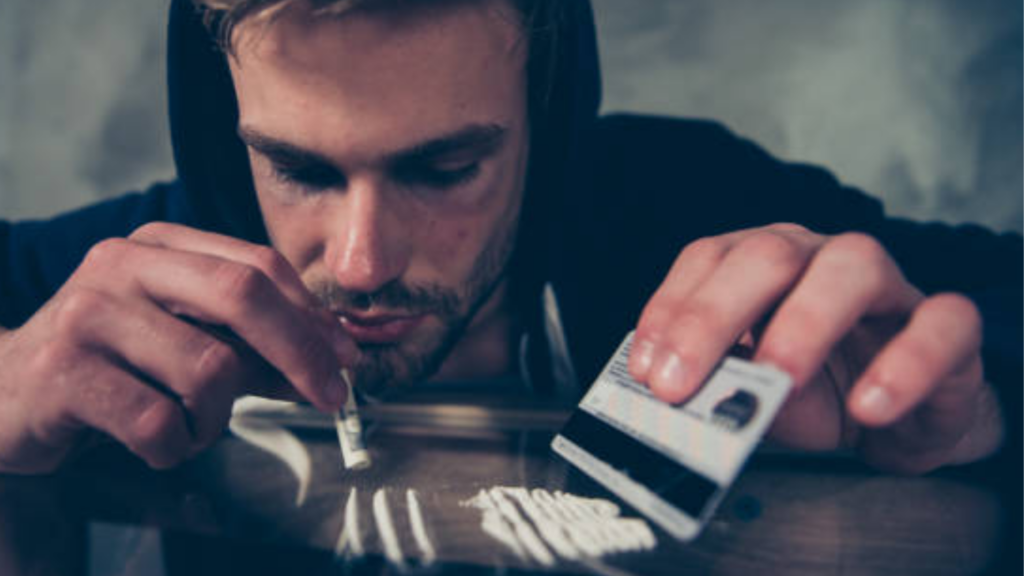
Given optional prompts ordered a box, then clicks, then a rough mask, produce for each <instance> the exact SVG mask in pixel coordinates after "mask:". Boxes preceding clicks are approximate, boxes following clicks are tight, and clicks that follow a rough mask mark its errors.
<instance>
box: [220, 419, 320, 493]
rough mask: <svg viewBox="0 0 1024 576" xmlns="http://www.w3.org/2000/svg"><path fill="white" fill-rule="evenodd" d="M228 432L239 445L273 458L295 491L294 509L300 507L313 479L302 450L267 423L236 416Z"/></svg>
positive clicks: (281, 429) (288, 434) (289, 436)
mask: <svg viewBox="0 0 1024 576" xmlns="http://www.w3.org/2000/svg"><path fill="white" fill-rule="evenodd" d="M228 429H230V430H231V433H232V434H234V435H235V436H238V437H239V438H240V439H241V440H242V441H244V442H248V443H249V444H252V445H253V446H255V447H257V448H259V449H260V450H263V451H265V452H268V453H270V454H271V455H273V456H276V457H277V459H279V460H281V461H282V462H284V463H285V465H287V466H288V469H289V470H291V473H292V476H294V477H295V482H296V483H297V484H298V488H297V489H296V491H295V505H296V506H302V504H303V503H304V502H305V501H306V494H307V493H308V492H309V482H310V479H311V478H312V476H313V462H312V460H311V459H310V457H309V451H308V450H306V447H305V446H304V445H303V444H302V442H300V441H299V439H298V438H296V437H295V435H294V434H292V433H291V432H289V431H288V430H287V429H285V428H284V427H281V426H278V425H276V424H271V423H269V422H264V421H260V420H256V419H253V418H246V417H244V416H242V415H240V414H239V415H236V416H234V417H233V418H231V420H230V421H229V423H228Z"/></svg>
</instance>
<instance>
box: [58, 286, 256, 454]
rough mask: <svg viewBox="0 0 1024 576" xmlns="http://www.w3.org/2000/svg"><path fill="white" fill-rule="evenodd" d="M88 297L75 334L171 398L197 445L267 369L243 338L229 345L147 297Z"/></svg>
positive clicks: (216, 430) (213, 433)
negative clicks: (86, 309)
mask: <svg viewBox="0 0 1024 576" xmlns="http://www.w3.org/2000/svg"><path fill="white" fill-rule="evenodd" d="M91 300H92V302H90V303H89V307H90V310H91V312H92V313H91V315H90V316H89V317H88V318H86V319H83V321H81V322H80V323H79V324H80V325H79V328H78V330H79V337H80V338H82V341H84V342H89V343H90V347H91V348H96V349H102V350H104V351H105V352H106V353H107V354H108V355H111V356H114V357H116V358H118V359H119V360H121V362H123V363H124V364H125V365H127V366H130V367H131V368H132V369H133V371H135V372H138V374H136V376H137V377H140V379H141V380H142V381H143V382H144V383H146V384H151V385H154V386H157V387H159V388H160V391H161V392H163V393H165V394H167V395H169V396H171V397H172V398H173V399H175V401H177V402H178V403H179V404H180V405H181V406H182V408H183V409H184V410H185V411H186V414H187V417H188V423H189V425H190V427H191V428H192V431H193V433H194V435H195V441H196V442H197V443H198V444H199V445H200V446H206V445H208V444H209V443H211V442H213V440H215V439H216V438H217V437H219V436H220V434H221V432H222V431H223V430H224V427H225V426H226V425H227V421H228V418H229V417H230V414H231V406H232V404H233V403H234V399H235V398H236V397H238V396H240V395H241V394H243V393H244V392H248V391H249V390H248V389H249V388H252V387H253V386H252V385H253V383H255V382H258V381H259V380H260V379H261V378H262V377H264V376H265V373H267V372H273V371H272V370H267V369H262V370H261V367H262V366H265V365H266V362H265V361H263V360H262V359H261V358H259V356H257V355H256V354H255V353H254V352H252V351H251V350H250V351H248V352H246V349H247V348H248V347H247V346H245V345H244V344H243V345H242V346H237V345H234V346H233V345H232V344H230V343H228V342H225V341H224V340H221V339H219V338H216V337H214V336H213V335H211V334H209V333H207V332H205V331H203V330H201V329H199V328H198V327H196V326H194V325H192V324H189V323H186V322H184V321H182V320H181V319H179V318H177V317H175V316H173V315H171V314H168V313H167V312H166V311H165V310H162V309H161V308H159V307H157V306H155V305H153V304H152V303H150V302H148V301H142V300H136V301H130V300H129V301H115V300H114V299H113V298H111V297H103V296H94V297H92V298H91ZM261 365H262V366H261ZM268 368H269V367H268ZM142 375H144V377H142Z"/></svg>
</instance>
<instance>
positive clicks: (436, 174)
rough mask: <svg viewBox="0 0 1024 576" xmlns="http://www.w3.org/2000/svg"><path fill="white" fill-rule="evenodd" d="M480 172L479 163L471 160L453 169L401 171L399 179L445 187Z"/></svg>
mask: <svg viewBox="0 0 1024 576" xmlns="http://www.w3.org/2000/svg"><path fill="white" fill-rule="evenodd" d="M479 172H480V163H479V162H473V163H470V164H466V165H465V166H460V167H458V168H453V169H444V170H441V169H438V168H428V167H423V168H415V169H411V170H406V171H403V173H402V174H401V175H400V176H401V179H402V180H403V181H404V182H405V183H406V184H410V185H413V186H417V185H418V186H426V187H428V188H436V189H439V190H441V189H445V188H454V187H456V186H458V185H460V184H464V183H466V182H469V181H470V180H472V179H473V178H475V177H476V175H477V174H478V173H479Z"/></svg>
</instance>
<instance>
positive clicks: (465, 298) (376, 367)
mask: <svg viewBox="0 0 1024 576" xmlns="http://www.w3.org/2000/svg"><path fill="white" fill-rule="evenodd" d="M515 239H516V224H515V223H513V224H510V225H509V226H508V227H507V229H506V230H505V231H504V232H502V233H499V234H496V235H494V236H493V237H492V239H491V241H490V242H488V244H487V245H486V246H485V247H484V249H483V250H482V251H481V252H480V255H479V256H477V258H476V260H475V261H474V262H473V267H472V269H471V270H470V273H469V276H468V278H467V279H466V281H465V282H463V283H462V285H461V286H460V287H454V288H453V287H447V286H441V285H437V284H432V285H423V286H409V285H406V284H404V283H402V282H401V281H400V280H398V279H396V280H392V281H391V282H388V283H387V284H385V285H384V286H382V287H381V288H380V289H379V290H377V291H375V292H372V293H366V292H354V291H351V290H346V289H345V288H343V287H341V286H339V285H338V284H337V283H335V282H333V281H330V280H314V281H313V282H311V283H310V286H309V289H310V292H312V294H313V296H314V297H315V298H316V299H317V301H318V302H319V303H320V305H322V306H323V307H325V308H327V309H329V310H335V311H342V310H362V311H366V310H369V309H371V308H373V307H380V308H382V309H385V310H388V311H389V312H398V313H401V314H409V315H425V316H428V317H433V318H436V319H437V320H438V321H439V323H440V327H439V328H438V329H437V330H432V331H431V332H430V334H429V336H428V337H427V338H426V339H425V341H421V342H399V343H396V344H386V345H370V344H363V345H360V350H361V351H362V358H361V359H360V361H359V363H358V364H357V365H355V366H352V367H350V370H351V372H352V375H353V379H354V384H355V385H356V386H357V387H358V388H359V389H360V391H362V392H366V393H369V394H380V393H382V392H384V391H386V390H388V389H390V388H394V387H401V386H409V385H411V384H415V383H416V382H421V381H423V380H426V379H427V378H429V377H430V376H431V375H433V374H434V373H435V372H437V371H438V369H440V367H441V365H442V364H443V363H444V360H445V358H447V357H448V354H449V353H451V351H452V349H453V348H454V347H455V345H456V344H457V343H458V342H459V340H460V339H461V338H462V336H463V335H464V334H465V331H466V327H467V326H468V325H469V323H470V322H471V321H472V320H473V317H474V316H475V315H476V313H477V311H478V310H479V309H480V308H481V307H482V306H483V304H484V303H485V302H487V300H488V299H489V298H490V296H491V295H492V294H493V293H494V291H495V290H496V289H497V287H498V286H499V285H500V284H501V281H502V280H503V279H504V276H505V272H506V268H507V265H508V261H509V258H510V256H511V254H512V249H513V247H514V246H515ZM417 348H419V349H418V350H417Z"/></svg>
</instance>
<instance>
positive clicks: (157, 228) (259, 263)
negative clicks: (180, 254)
mask: <svg viewBox="0 0 1024 576" xmlns="http://www.w3.org/2000/svg"><path fill="white" fill-rule="evenodd" d="M131 239H132V240H135V241H138V242H142V243H145V244H148V245H150V246H157V247H163V248H171V249H174V250H180V251H186V252H195V253H198V254H207V255H210V256H218V257H220V258H223V259H225V260H233V261H235V262H241V263H243V264H248V265H249V266H252V267H254V268H257V269H259V270H261V271H263V273H264V274H265V275H266V276H267V278H269V279H270V280H272V281H273V282H274V284H276V285H277V287H278V289H280V290H281V293H282V294H284V295H285V296H286V297H287V298H288V299H290V300H291V301H292V302H293V303H295V305H296V306H305V307H308V308H313V307H315V306H316V305H317V302H316V300H315V299H314V298H313V296H312V295H311V294H310V293H309V290H307V289H306V286H305V285H304V284H303V283H302V280H301V279H300V278H299V275H298V274H297V273H296V272H295V269H294V268H292V266H291V264H289V263H288V261H287V260H286V259H285V258H284V256H282V255H281V253H280V252H278V251H277V250H274V249H273V248H271V247H269V246H261V245H258V244H252V243H250V242H245V241H243V240H239V239H237V238H232V237H230V236H224V235H222V234H214V233H211V232H204V231H202V230H197V229H195V228H190V227H187V226H179V225H177V224H170V223H166V222H153V223H150V224H146V225H145V226H142V227H140V228H138V229H137V230H135V232H133V233H132V235H131Z"/></svg>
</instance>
